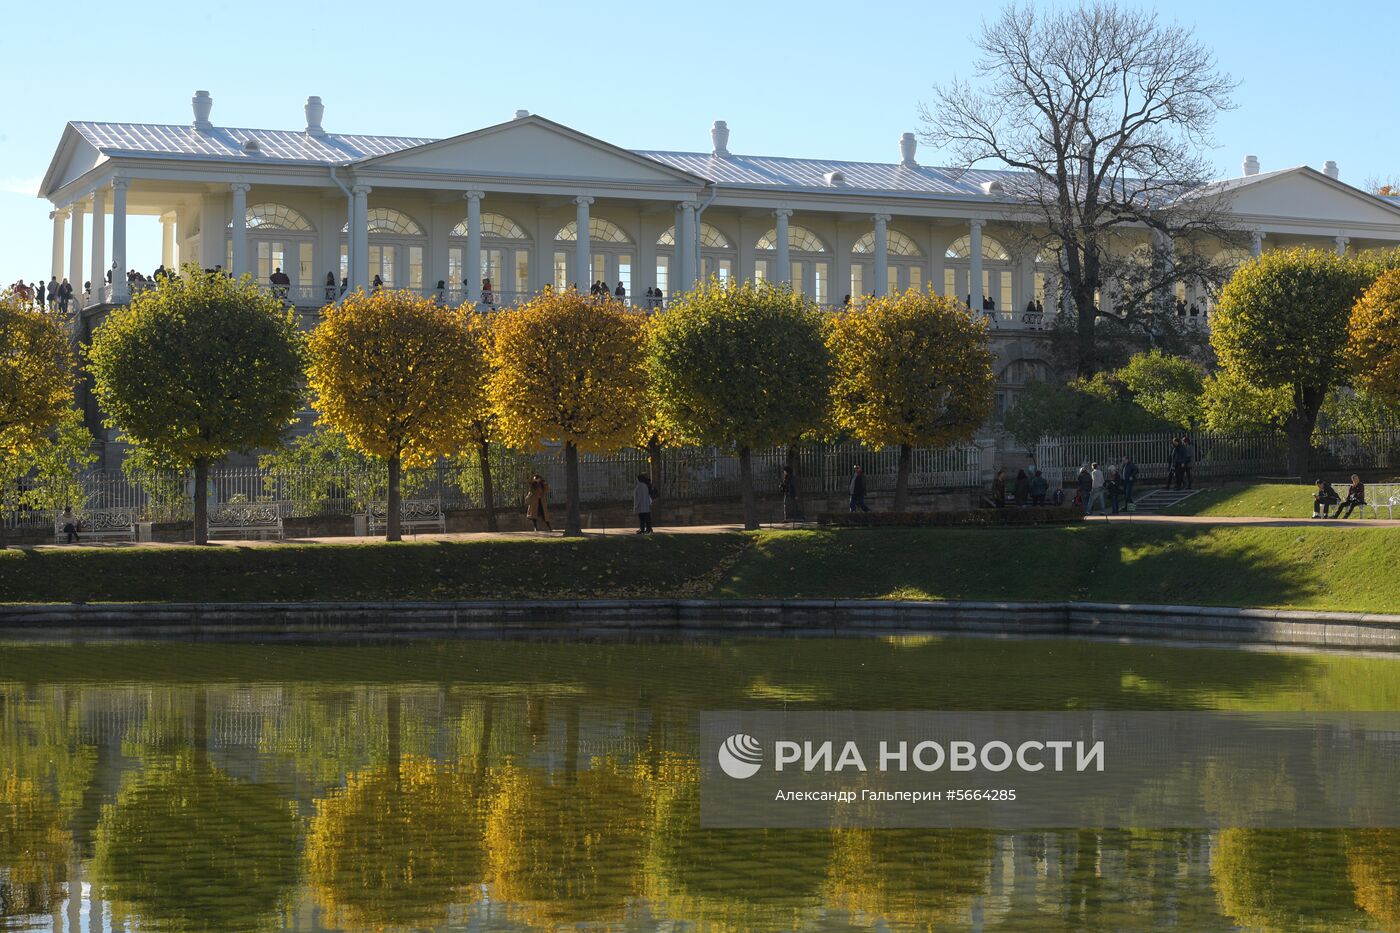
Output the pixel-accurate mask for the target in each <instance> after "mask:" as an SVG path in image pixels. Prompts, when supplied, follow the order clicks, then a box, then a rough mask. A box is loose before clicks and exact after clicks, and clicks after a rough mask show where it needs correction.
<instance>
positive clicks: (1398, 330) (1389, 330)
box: [1347, 269, 1400, 405]
mask: <svg viewBox="0 0 1400 933" xmlns="http://www.w3.org/2000/svg"><path fill="white" fill-rule="evenodd" d="M1348 326H1349V338H1348V341H1347V362H1348V364H1349V365H1350V367H1351V372H1352V375H1353V378H1354V380H1355V382H1356V384H1357V386H1359V387H1360V388H1362V389H1364V390H1365V391H1366V392H1367V393H1368V394H1370V395H1372V396H1374V397H1376V398H1377V399H1378V400H1381V401H1384V402H1389V403H1391V404H1394V405H1400V269H1391V270H1389V271H1387V272H1384V273H1382V274H1381V275H1380V277H1379V278H1377V279H1376V280H1375V282H1374V283H1372V285H1371V287H1370V288H1368V289H1366V291H1365V293H1364V294H1363V295H1362V296H1361V298H1360V300H1358V301H1357V302H1356V304H1355V305H1354V306H1353V307H1352V309H1351V317H1350V320H1349V325H1348Z"/></svg>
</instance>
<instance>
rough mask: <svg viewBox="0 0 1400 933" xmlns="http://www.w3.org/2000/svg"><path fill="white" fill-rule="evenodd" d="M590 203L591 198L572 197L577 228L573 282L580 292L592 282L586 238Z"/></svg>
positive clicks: (588, 247)
mask: <svg viewBox="0 0 1400 933" xmlns="http://www.w3.org/2000/svg"><path fill="white" fill-rule="evenodd" d="M592 203H593V199H592V198H589V197H584V196H582V195H580V196H579V197H577V198H574V204H575V205H576V206H577V209H576V210H575V212H574V223H575V226H576V227H577V228H578V231H577V232H578V235H577V237H576V238H575V240H574V275H573V284H575V285H577V286H578V288H579V291H581V292H587V290H588V287H589V286H590V285H592V284H593V263H592V262H590V261H589V259H590V256H591V255H592V249H591V244H590V243H589V239H588V205H590V204H592Z"/></svg>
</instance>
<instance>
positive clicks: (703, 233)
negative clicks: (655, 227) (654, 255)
mask: <svg viewBox="0 0 1400 933" xmlns="http://www.w3.org/2000/svg"><path fill="white" fill-rule="evenodd" d="M656 245H657V246H675V245H676V228H675V227H672V228H671V229H669V230H667V231H666V232H665V233H663V234H661V236H659V237H657V238H656ZM700 245H701V246H703V247H705V248H706V249H732V248H733V247H731V246H730V244H729V237H727V236H725V235H724V234H723V233H720V232H719V231H718V230H716V229H715V228H714V227H711V226H710V225H709V224H707V223H705V222H704V221H701V222H700Z"/></svg>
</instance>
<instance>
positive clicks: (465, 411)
mask: <svg viewBox="0 0 1400 933" xmlns="http://www.w3.org/2000/svg"><path fill="white" fill-rule="evenodd" d="M471 313H472V312H471V311H470V310H469V309H452V308H444V307H441V306H439V305H437V304H435V303H434V302H432V301H431V300H429V299H427V298H424V297H422V296H421V295H416V294H414V293H412V292H409V291H379V292H375V293H374V294H372V295H367V294H365V293H363V292H356V293H355V294H353V295H350V296H349V297H347V298H346V299H345V301H343V302H342V303H341V304H339V305H333V306H331V307H328V308H326V309H325V311H323V312H322V317H321V322H320V323H319V324H317V325H316V329H315V330H313V331H312V332H311V338H310V341H309V349H310V355H311V365H310V367H309V369H308V372H307V375H308V378H309V381H310V384H311V389H312V392H313V393H314V396H315V406H316V410H317V411H319V412H320V415H321V423H323V424H326V425H329V426H331V427H332V428H334V429H335V430H337V431H339V432H341V433H342V434H344V435H345V437H346V438H347V439H348V440H349V441H350V444H351V446H352V447H354V448H355V449H356V450H358V451H360V452H361V453H365V454H372V455H374V456H377V457H383V458H384V459H385V460H386V461H388V464H389V494H388V503H387V509H386V513H387V514H386V518H387V526H388V534H387V535H386V538H387V540H389V541H398V540H399V539H400V536H401V535H400V528H401V526H400V515H399V478H400V474H401V472H402V468H403V467H404V466H416V465H421V464H427V463H430V462H432V461H433V460H434V459H435V458H437V457H439V456H444V455H448V454H453V453H456V452H458V451H459V450H462V449H464V448H465V447H466V446H467V445H468V444H469V443H471V438H472V433H471V420H472V413H473V412H474V411H475V410H476V406H477V405H478V403H479V401H480V393H481V387H482V379H481V374H482V367H483V366H484V365H485V361H484V360H483V356H482V352H481V345H480V344H479V343H478V342H477V340H476V339H475V338H474V337H473V336H472V333H471V327H470V323H469V318H470V315H471Z"/></svg>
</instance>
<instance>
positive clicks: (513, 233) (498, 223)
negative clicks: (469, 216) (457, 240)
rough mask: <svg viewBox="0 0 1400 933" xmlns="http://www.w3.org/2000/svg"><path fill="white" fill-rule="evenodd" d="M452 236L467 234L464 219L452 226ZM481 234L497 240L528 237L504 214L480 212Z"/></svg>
mask: <svg viewBox="0 0 1400 933" xmlns="http://www.w3.org/2000/svg"><path fill="white" fill-rule="evenodd" d="M452 235H453V236H460V237H464V236H466V235H467V222H466V220H465V219H464V220H463V221H462V222H461V223H459V224H458V225H457V226H455V227H453V228H452ZM481 235H482V236H484V237H493V238H495V239H498V240H528V239H530V236H529V234H527V233H526V232H525V230H524V228H522V227H521V226H520V224H518V223H516V222H515V221H513V220H511V219H510V218H509V217H507V216H505V215H504V214H482V215H481Z"/></svg>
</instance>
